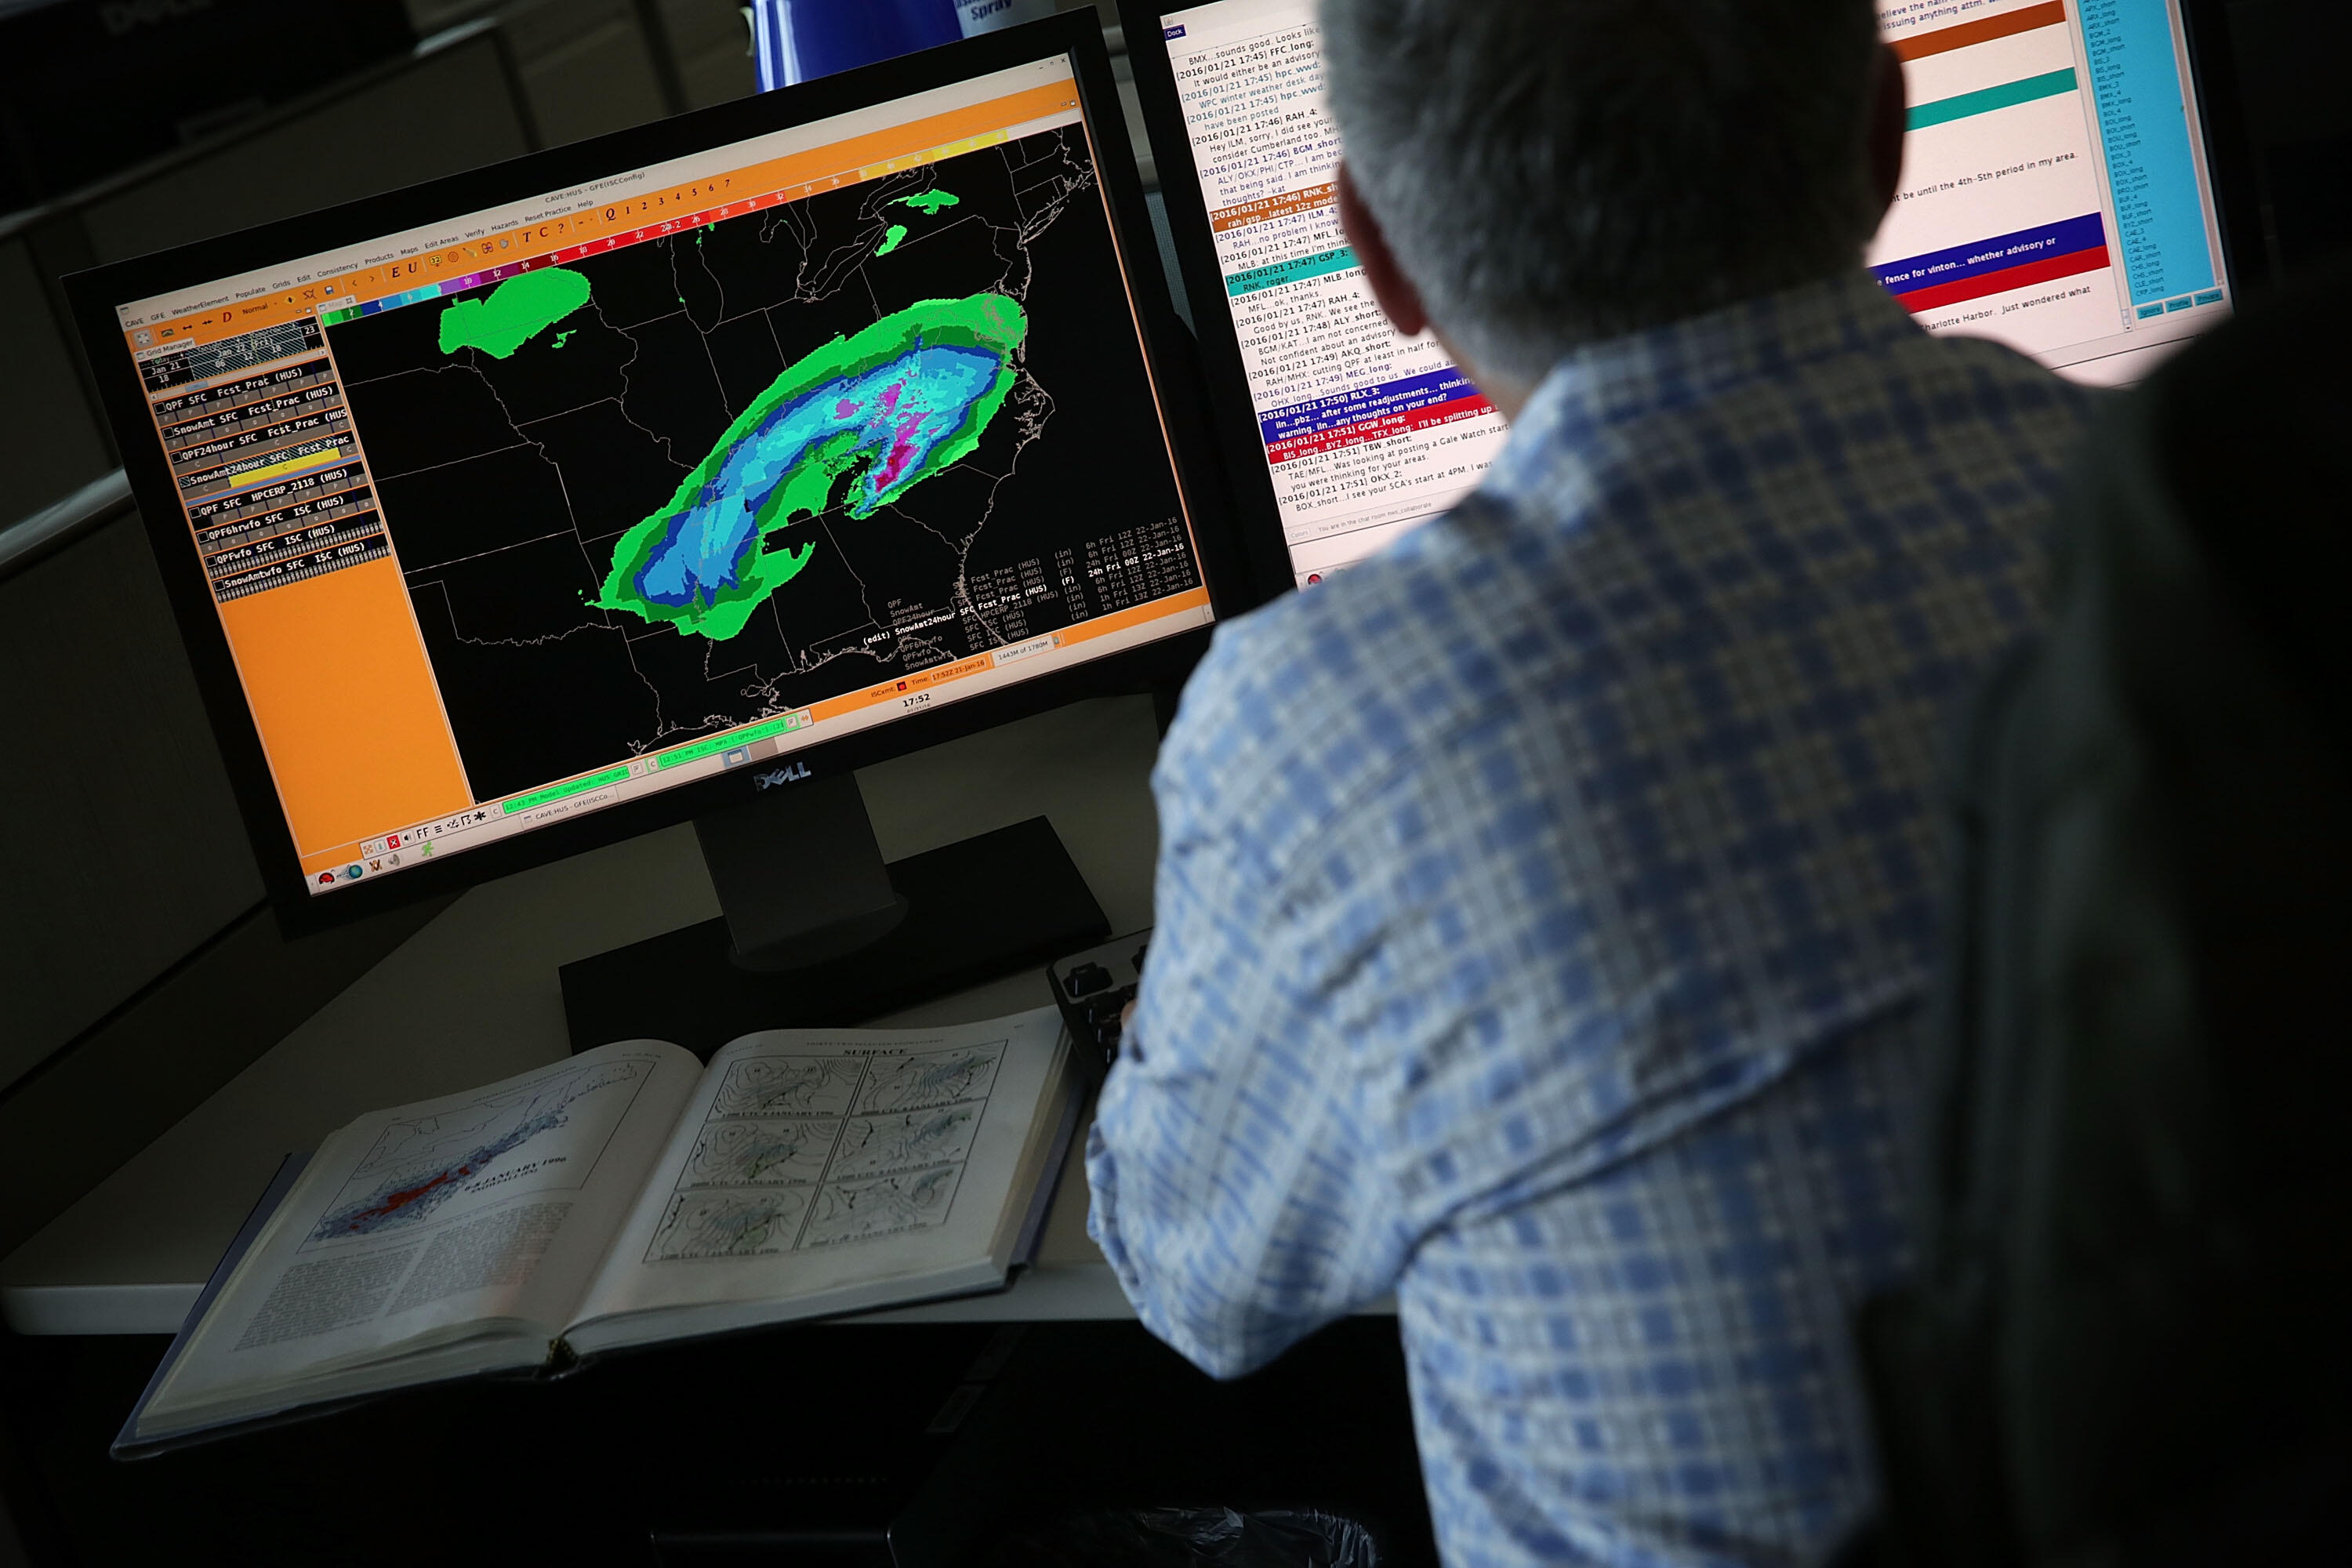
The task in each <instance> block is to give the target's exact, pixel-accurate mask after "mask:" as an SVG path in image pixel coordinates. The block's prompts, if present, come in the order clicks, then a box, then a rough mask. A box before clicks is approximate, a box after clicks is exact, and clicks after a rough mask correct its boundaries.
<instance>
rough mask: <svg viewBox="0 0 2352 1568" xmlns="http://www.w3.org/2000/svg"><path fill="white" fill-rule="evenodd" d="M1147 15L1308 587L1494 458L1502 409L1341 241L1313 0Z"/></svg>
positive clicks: (1287, 529)
mask: <svg viewBox="0 0 2352 1568" xmlns="http://www.w3.org/2000/svg"><path fill="white" fill-rule="evenodd" d="M1160 24H1161V25H1160V32H1161V35H1162V37H1165V38H1166V40H1167V46H1168V55H1169V63H1170V64H1171V67H1172V68H1173V70H1174V76H1175V79H1176V96H1177V100H1178V101H1179V103H1180V104H1181V108H1182V111H1183V116H1184V131H1185V134H1186V138H1187V140H1188V141H1189V142H1191V144H1192V163H1193V165H1194V167H1195V169H1196V170H1197V171H1198V174H1199V178H1200V195H1201V202H1202V205H1203V206H1204V207H1205V208H1206V210H1207V216H1208V226H1209V230H1210V232H1211V234H1212V235H1213V237H1214V243H1215V247H1216V258H1217V269H1218V272H1219V273H1220V275H1221V279H1222V281H1223V289H1222V290H1221V294H1222V298H1223V301H1224V304H1225V306H1226V309H1227V310H1228V311H1230V313H1231V321H1232V329H1233V331H1234V335H1235V336H1236V337H1237V338H1238V339H1239V341H1240V345H1241V358H1242V367H1243V371H1244V374H1245V375H1246V376H1247V378H1248V384H1249V401H1250V405H1251V411H1252V413H1253V415H1254V416H1255V423H1256V426H1257V437H1258V439H1257V445H1258V446H1259V447H1261V449H1262V450H1263V451H1264V454H1265V473H1266V475H1267V476H1268V478H1269V479H1271V481H1272V483H1273V487H1274V499H1275V505H1276V509H1277V510H1278V511H1279V512H1280V515H1281V520H1282V536H1283V540H1284V542H1285V543H1286V544H1287V546H1288V547H1289V555H1290V560H1289V564H1290V571H1291V576H1292V578H1293V580H1294V581H1295V582H1297V584H1301V585H1305V584H1311V583H1314V582H1317V581H1319V580H1320V579H1321V578H1323V577H1325V576H1327V575H1328V574H1331V573H1333V572H1337V571H1339V570H1341V569H1342V568H1344V567H1347V566H1349V565H1352V564H1354V563H1356V562H1358V561H1360V560H1362V559H1363V558H1364V557H1365V556H1367V555H1370V553H1371V552H1373V551H1375V550H1378V549H1379V548H1380V547H1381V545H1383V544H1386V543H1387V542H1389V541H1390V540H1391V539H1394V538H1396V537H1397V536H1398V535H1399V534H1401V533H1402V532H1404V531H1406V530H1407V529H1410V528H1412V526H1413V525H1415V524H1416V523H1419V522H1423V521H1426V520H1428V519H1429V518H1432V517H1434V516H1436V515H1438V514H1439V513H1440V512H1443V511H1444V510H1447V509H1448V508H1450V507H1452V506H1453V505H1454V502H1455V501H1457V500H1461V499H1462V497H1463V496H1465V495H1466V494H1467V493H1468V492H1469V491H1470V490H1471V489H1474V488H1475V486H1476V485H1477V482H1478V479H1479V476H1480V475H1482V474H1484V473H1485V472H1486V466H1487V465H1488V464H1489V463H1492V462H1493V461H1494V460H1495V455H1496V453H1497V452H1499V451H1501V450H1502V445H1503V437H1504V434H1505V426H1504V421H1503V416H1501V415H1500V414H1498V413H1496V411H1495V408H1494V406H1493V405H1491V404H1489V403H1488V402H1487V401H1486V398H1485V397H1484V396H1482V395H1480V394H1479V391H1478V389H1477V388H1476V387H1475V386H1473V385H1472V384H1470V382H1469V380H1468V378H1466V377H1465V376H1464V375H1463V374H1462V373H1461V372H1460V371H1458V370H1456V369H1455V368H1454V363H1453V362H1452V361H1451V360H1449V359H1447V358H1446V357H1445V353H1444V350H1443V349H1441V348H1439V347H1438V345H1437V342H1436V341H1435V340H1434V339H1433V338H1431V337H1429V336H1428V335H1426V334H1423V336H1421V337H1418V338H1414V339H1412V340H1410V341H1408V340H1406V339H1404V338H1401V337H1399V336H1398V335H1397V333H1396V331H1395V329H1393V328H1392V327H1391V326H1390V325H1389V324H1388V321H1387V319H1386V318H1384V317H1383V316H1382V315H1381V310H1380V307H1379V306H1378V305H1376V304H1374V303H1373V302H1372V296H1371V291H1370V289H1367V288H1365V286H1364V279H1363V273H1362V270H1361V269H1360V268H1358V267H1357V266H1356V263H1355V257H1354V255H1353V254H1352V253H1351V252H1350V251H1349V248H1348V242H1347V240H1346V239H1345V238H1343V237H1341V235H1340V233H1339V214H1338V210H1337V207H1336V206H1335V205H1334V201H1333V196H1332V183H1331V182H1332V175H1333V174H1334V172H1335V170H1336V168H1337V166H1338V163H1339V132H1337V131H1336V130H1335V129H1334V128H1333V127H1332V124H1331V121H1330V119H1329V117H1328V115H1327V114H1326V113H1325V112H1324V108H1323V69H1322V63H1321V57H1320V56H1319V54H1318V50H1317V43H1316V40H1317V37H1318V30H1317V27H1316V25H1315V4H1314V0H1217V3H1216V4H1214V5H1193V6H1188V7H1186V8H1185V9H1183V10H1181V11H1168V12H1164V13H1162V14H1161V16H1160ZM1168 177H1169V178H1170V179H1171V180H1172V179H1174V178H1177V177H1178V175H1177V174H1176V173H1175V171H1174V170H1173V169H1172V168H1171V170H1170V171H1169V174H1168ZM1171 210H1174V209H1172V208H1171ZM1202 281H1205V280H1202ZM1190 292H1191V294H1192V297H1193V299H1195V300H1201V299H1202V295H1203V294H1204V292H1205V290H1204V289H1202V287H1201V286H1200V284H1199V283H1197V282H1196V283H1195V285H1194V286H1193V287H1192V289H1190ZM1204 308H1205V309H1213V306H1206V305H1202V306H1196V307H1195V309H1196V310H1199V309H1204ZM1202 330H1203V331H1207V330H1210V329H1209V328H1208V326H1207V324H1206V323H1202Z"/></svg>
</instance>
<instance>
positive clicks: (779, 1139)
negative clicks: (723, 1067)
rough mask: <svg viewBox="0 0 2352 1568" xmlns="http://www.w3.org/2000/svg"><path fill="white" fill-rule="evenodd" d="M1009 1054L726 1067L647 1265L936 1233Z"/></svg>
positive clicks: (996, 1044) (797, 1059)
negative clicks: (933, 1229)
mask: <svg viewBox="0 0 2352 1568" xmlns="http://www.w3.org/2000/svg"><path fill="white" fill-rule="evenodd" d="M1005 1046H1006V1042H1005V1041H1003V1040H995V1041H991V1042H988V1043H986V1044H983V1045H976V1046H961V1047H948V1048H945V1049H941V1050H931V1051H923V1050H916V1051H904V1052H887V1053H871V1054H868V1055H866V1056H862V1057H827V1056H747V1057H744V1058H742V1059H740V1060H739V1061H736V1062H733V1063H731V1064H730V1065H729V1067H728V1069H727V1075H726V1077H725V1078H724V1079H721V1080H720V1082H719V1089H718V1091H717V1093H716V1094H714V1095H713V1097H712V1099H711V1102H710V1109H709V1111H708V1112H707V1113H706V1115H705V1117H704V1119H703V1123H702V1127H701V1129H700V1131H698V1134H697V1136H696V1139H695V1144H694V1149H693V1152H692V1153H691V1155H690V1156H689V1157H688V1161H687V1164H686V1169H685V1172H684V1173H683V1174H681V1175H680V1176H679V1178H678V1182H677V1188H676V1190H675V1191H674V1192H673V1193H672V1194H671V1196H670V1198H669V1202H668V1205H667V1208H666V1209H665V1210H664V1211H663V1214H662V1219H661V1224H660V1226H658V1228H656V1231H655V1232H654V1237H653V1240H652V1242H651V1244H650V1245H649V1246H648V1247H647V1248H646V1261H647V1262H648V1263H670V1262H680V1261H687V1260H691V1259H694V1258H744V1257H754V1256H761V1255H765V1254H771V1253H782V1252H793V1251H797V1250H805V1249H807V1248H810V1247H830V1246H833V1245H835V1244H837V1243H843V1242H854V1241H860V1240H864V1239H866V1238H867V1237H879V1236H894V1235H898V1234H899V1233H901V1232H905V1231H908V1230H922V1229H928V1228H929V1227H931V1226H940V1225H945V1224H946V1223H947V1218H948V1214H949V1211H950V1209H951V1208H952V1207H953V1206H954V1204H955V1194H956V1188H957V1186H958V1184H960V1183H961V1181H962V1178H963V1169H964V1166H965V1164H966V1163H967V1162H968V1161H969V1160H970V1158H971V1150H972V1142H973V1140H974V1138H976V1137H977V1136H978V1134H979V1131H980V1124H981V1119H982V1116H983V1115H984V1114H985V1113H986V1111H987V1110H988V1099H989V1095H990V1093H991V1092H992V1090H993V1089H995V1087H996V1074H997V1068H999V1067H1000V1066H1001V1065H1003V1060H1004V1050H1005Z"/></svg>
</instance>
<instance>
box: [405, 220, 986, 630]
mask: <svg viewBox="0 0 2352 1568" xmlns="http://www.w3.org/2000/svg"><path fill="white" fill-rule="evenodd" d="M900 200H902V201H903V202H904V203H905V204H906V205H908V206H911V207H915V208H917V209H919V210H920V211H922V212H924V213H926V214H935V213H937V212H938V211H939V210H940V208H941V207H945V206H952V205H955V204H956V200H957V198H956V197H955V196H953V195H950V194H949V193H947V192H945V191H936V190H935V191H926V192H923V193H922V194H920V195H914V196H907V197H902V198H900ZM891 233H892V235H893V236H894V237H896V236H898V235H899V234H900V231H899V230H898V228H897V227H896V226H894V227H893V228H892V230H891ZM892 243H893V242H889V241H886V243H885V246H884V248H885V249H886V250H887V249H888V248H890V247H891V244H892ZM589 295H590V286H589V282H588V279H586V278H585V277H584V276H583V275H582V274H580V273H578V272H574V271H572V270H570V269H568V268H560V267H555V268H542V269H541V270H538V271H535V272H527V273H524V274H522V275H521V276H520V277H516V278H510V279H507V280H506V281H505V282H503V283H501V284H499V286H498V288H497V289H494V290H492V291H491V292H490V293H489V294H488V295H486V296H484V297H483V298H481V299H478V300H460V301H459V302H457V303H456V304H453V305H451V306H450V307H448V308H447V309H446V310H445V311H443V312H442V316H441V320H440V331H439V343H440V349H441V352H442V353H445V354H454V353H457V352H458V351H460V350H461V349H467V348H474V349H479V350H481V351H482V352H483V353H488V354H489V355H491V356H492V357H493V358H498V359H504V358H507V357H508V356H509V355H510V354H512V353H514V352H515V351H516V350H517V349H519V348H520V347H521V346H522V345H523V344H524V343H526V342H530V340H531V339H533V338H535V337H537V336H538V335H539V334H540V333H541V332H543V331H547V330H548V329H549V328H551V327H553V326H554V325H556V324H557V323H558V322H560V321H562V320H563V319H564V318H565V317H567V316H569V315H571V314H572V312H573V311H575V310H579V309H581V308H582V307H583V306H584V305H586V304H587V303H588V301H589ZM1028 330H1029V322H1028V317H1027V315H1026V314H1025V313H1024V311H1023V310H1022V308H1021V305H1020V302H1019V301H1017V300H1013V299H1012V298H1011V297H1009V296H1007V295H1003V294H998V293H980V294H973V295H970V296H968V297H966V298H963V299H960V300H919V301H918V302H916V303H915V304H913V305H910V306H908V307H907V308H906V309H905V310H897V311H894V312H892V313H891V314H889V315H887V316H885V317H883V318H882V319H881V320H880V321H876V322H875V323H874V324H873V325H872V326H869V327H867V328H866V329H864V330H863V331H858V332H856V333H853V334H851V335H850V336H848V337H845V338H843V337H836V338H835V339H833V340H831V341H830V342H826V343H824V344H823V345H822V346H820V347H818V348H817V349H815V350H814V351H813V352H812V353H807V354H804V355H803V356H802V357H801V358H800V359H799V360H797V361H795V362H794V363H792V364H791V365H789V366H788V367H786V369H785V370H784V373H783V374H782V375H779V376H778V377H777V378H776V379H775V380H774V382H772V383H771V384H770V385H769V386H768V388H767V390H766V391H764V392H762V393H761V394H760V395H759V396H757V397H755V398H754V399H752V401H751V405H750V406H748V407H747V408H745V409H744V410H743V412H742V414H741V415H740V416H739V417H738V418H737V419H736V420H735V421H734V423H733V424H732V425H730V426H728V428H727V431H726V433H725V434H724V435H722V436H721V437H719V440H718V442H717V443H716V444H715V445H714V446H713V447H711V449H710V452H709V456H708V457H706V458H703V459H702V461H701V462H700V463H699V464H698V465H697V466H696V467H695V468H694V470H693V471H692V472H691V473H689V474H688V475H687V477H686V479H684V480H683V481H682V482H681V483H680V484H679V485H678V488H677V493H676V494H675V495H674V496H673V497H672V498H671V499H670V500H669V503H668V504H667V505H666V506H664V507H662V508H661V509H660V510H657V511H656V512H654V513H653V514H652V515H651V516H649V517H647V518H646V520H645V521H642V522H640V523H638V524H637V525H636V526H635V527H634V528H632V529H630V530H628V531H626V532H625V533H624V534H623V535H622V536H621V539H620V541H619V542H618V543H617V544H616V545H615V546H614V551H613V562H612V570H611V573H610V574H609V575H608V576H607V577H606V578H605V580H604V587H603V590H602V592H601V593H599V594H598V595H596V596H595V597H593V598H592V599H589V600H588V603H589V604H590V605H593V607H595V608H597V609H604V610H618V611H624V612H626V613H627V614H630V615H633V616H637V617H639V618H640V619H642V620H645V621H646V622H648V623H651V624H654V625H656V626H660V625H667V626H672V627H674V628H676V629H677V631H678V632H679V633H681V634H692V635H696V636H699V637H708V638H710V639H711V640H713V641H724V640H726V639H727V638H729V637H734V636H735V635H736V634H737V633H739V632H740V631H741V630H742V629H743V627H744V626H745V625H746V624H747V623H748V622H749V621H750V620H751V616H752V614H753V612H755V611H756V610H758V608H759V607H760V606H761V605H762V604H764V603H766V602H767V600H768V598H769V597H770V596H771V595H773V594H774V593H775V592H776V591H777V590H778V589H780V588H782V586H783V585H784V584H787V583H789V582H791V581H792V580H793V578H794V577H796V576H798V575H799V574H800V573H801V571H802V569H803V568H804V567H805V566H807V564H808V563H809V561H810V559H811V558H812V556H813V555H814V552H815V551H816V549H817V544H816V542H815V541H814V540H811V541H808V542H803V543H801V544H799V545H798V546H797V547H789V548H783V549H776V550H770V549H768V548H767V546H766V542H767V540H768V537H769V536H770V535H772V534H774V533H777V532H779V531H782V530H784V529H786V528H789V527H790V526H792V525H793V523H795V522H798V521H801V520H803V519H805V518H812V517H815V516H817V515H818V514H820V513H822V512H824V510H827V509H828V508H829V507H830V506H832V505H833V504H834V496H835V491H836V490H837V489H840V487H841V485H842V482H843V480H844V479H845V478H846V479H848V480H849V488H848V494H847V498H846V503H845V510H846V511H847V514H848V516H849V517H850V518H851V519H853V520H856V519H863V518H867V517H871V516H872V515H873V514H874V513H875V512H876V511H877V510H879V509H880V508H882V507H885V506H887V505H888V504H890V503H891V502H892V501H894V500H898V498H899V497H901V496H903V495H905V494H906V493H907V492H908V490H909V489H913V488H914V487H915V486H917V485H919V484H920V483H922V482H923V480H925V479H929V478H930V477H931V476H932V475H934V474H937V473H939V472H940V471H941V470H942V469H945V468H949V467H950V466H952V465H953V464H955V463H957V462H960V461H961V460H962V459H963V458H966V457H968V456H970V455H971V452H972V451H973V449H974V448H976V447H978V446H979V445H980V439H981V437H982V435H983V434H984V433H986V431H987V429H988V427H989V425H990V423H991V422H992V420H993V419H994V418H995V417H996V415H997V412H998V410H999V409H1001V408H1002V407H1003V405H1004V400H1005V397H1006V395H1008V394H1009V393H1010V392H1011V391H1012V390H1013V384H1014V382H1015V381H1016V380H1017V379H1018V376H1019V371H1018V369H1017V367H1016V364H1015V360H1016V357H1017V355H1018V353H1019V352H1020V349H1021V345H1022V342H1023V341H1024V339H1025V338H1026V337H1027V335H1028ZM566 335H569V334H566ZM557 346H561V339H559V340H558V345H557Z"/></svg>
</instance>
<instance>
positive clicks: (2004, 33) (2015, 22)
mask: <svg viewBox="0 0 2352 1568" xmlns="http://www.w3.org/2000/svg"><path fill="white" fill-rule="evenodd" d="M2065 20H2066V7H2065V5H2064V4H2063V0H2048V3H2047V4H2046V5H2028V6H2027V7H2026V8H2025V9H2024V10H2022V11H2011V13H2010V14H2009V15H2008V16H1989V17H1986V18H1985V19H1984V20H1983V21H1980V22H1962V23H1960V24H1959V25H1958V26H1951V27H1938V28H1937V29H1936V30H1935V31H1934V32H1932V33H1914V34H1913V35H1911V36H1910V37H1907V38H1896V39H1894V40H1893V41H1891V42H1890V43H1889V44H1888V46H1887V47H1889V48H1891V49H1893V50H1894V51H1895V57H1896V58H1899V59H1906V60H1923V59H1926V58H1927V57H1928V56H1930V55H1943V54H1949V53H1950V52H1951V51H1952V50H1954V49H1965V48H1967V47H1969V45H1971V44H1989V43H1991V42H1992V41H1993V40H1994V39H1995V38H2013V37H2017V36H2018V35H2019V34H2020V33H2032V32H2038V31H2039V30H2041V29H2042V28H2043V27H2056V26H2063V25H2064V23H2065Z"/></svg>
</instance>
